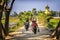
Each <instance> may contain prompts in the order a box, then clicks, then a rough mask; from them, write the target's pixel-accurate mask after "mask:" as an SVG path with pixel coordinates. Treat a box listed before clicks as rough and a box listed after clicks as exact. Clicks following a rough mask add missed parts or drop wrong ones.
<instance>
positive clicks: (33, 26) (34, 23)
mask: <svg viewBox="0 0 60 40" xmlns="http://www.w3.org/2000/svg"><path fill="white" fill-rule="evenodd" d="M31 26H32V31H33V32H34V34H36V33H37V28H38V25H37V23H36V20H35V19H34V20H33V21H32V25H31Z"/></svg>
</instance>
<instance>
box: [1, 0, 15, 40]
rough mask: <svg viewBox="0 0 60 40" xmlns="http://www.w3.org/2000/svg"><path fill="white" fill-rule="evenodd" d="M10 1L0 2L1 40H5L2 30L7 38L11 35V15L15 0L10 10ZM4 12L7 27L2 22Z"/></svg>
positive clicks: (3, 0)
mask: <svg viewBox="0 0 60 40" xmlns="http://www.w3.org/2000/svg"><path fill="white" fill-rule="evenodd" d="M8 1H9V0H0V39H1V40H5V39H4V38H3V33H2V30H3V32H4V35H5V36H7V35H8V34H9V14H10V12H11V10H12V7H13V3H14V1H15V0H12V2H11V5H10V8H8V7H9V6H8ZM3 12H4V13H5V26H3V24H2V22H1V19H2V14H3Z"/></svg>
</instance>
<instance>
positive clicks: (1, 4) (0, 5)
mask: <svg viewBox="0 0 60 40" xmlns="http://www.w3.org/2000/svg"><path fill="white" fill-rule="evenodd" d="M4 4H5V2H4V0H0V39H1V40H4V38H3V34H2V28H3V25H2V22H1V19H2V14H3V10H4Z"/></svg>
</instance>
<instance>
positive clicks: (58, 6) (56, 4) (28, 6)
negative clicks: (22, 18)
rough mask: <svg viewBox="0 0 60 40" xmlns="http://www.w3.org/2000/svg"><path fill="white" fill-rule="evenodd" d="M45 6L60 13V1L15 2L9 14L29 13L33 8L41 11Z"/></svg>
mask: <svg viewBox="0 0 60 40" xmlns="http://www.w3.org/2000/svg"><path fill="white" fill-rule="evenodd" d="M46 5H48V6H49V7H50V10H54V11H60V0H15V2H14V5H13V9H12V12H11V13H13V12H14V11H15V12H17V13H19V12H21V11H29V10H32V9H33V8H36V10H37V11H39V10H42V11H43V10H45V6H46Z"/></svg>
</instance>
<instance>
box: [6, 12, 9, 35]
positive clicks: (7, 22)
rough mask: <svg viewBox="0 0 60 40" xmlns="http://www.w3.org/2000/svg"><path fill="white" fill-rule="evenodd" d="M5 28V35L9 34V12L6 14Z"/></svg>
mask: <svg viewBox="0 0 60 40" xmlns="http://www.w3.org/2000/svg"><path fill="white" fill-rule="evenodd" d="M5 17H6V18H5V30H6V33H5V36H7V35H9V13H6V14H5Z"/></svg>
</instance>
